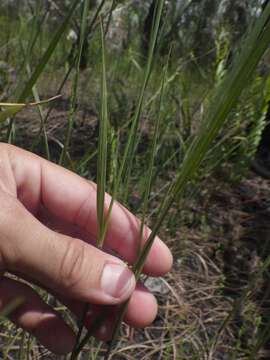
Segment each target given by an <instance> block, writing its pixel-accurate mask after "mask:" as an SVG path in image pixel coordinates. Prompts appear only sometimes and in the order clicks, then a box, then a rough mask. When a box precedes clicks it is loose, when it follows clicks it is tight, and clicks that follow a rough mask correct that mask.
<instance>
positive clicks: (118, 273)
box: [101, 263, 136, 298]
mask: <svg viewBox="0 0 270 360" xmlns="http://www.w3.org/2000/svg"><path fill="white" fill-rule="evenodd" d="M135 285H136V284H135V277H134V275H133V273H132V271H130V270H129V268H128V267H127V266H123V265H121V264H112V263H107V264H105V266H104V269H103V273H102V277H101V288H102V290H103V291H104V292H105V293H106V294H107V295H109V296H111V297H113V298H123V297H128V296H129V295H130V294H131V292H132V290H133V289H134V288H135Z"/></svg>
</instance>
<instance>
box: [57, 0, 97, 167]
mask: <svg viewBox="0 0 270 360" xmlns="http://www.w3.org/2000/svg"><path fill="white" fill-rule="evenodd" d="M89 5H90V0H84V3H83V10H82V18H81V22H82V26H81V32H80V44H79V51H78V54H77V58H76V71H75V76H74V79H73V86H72V95H71V103H70V110H69V115H68V126H67V132H66V137H65V142H64V148H63V150H62V153H61V155H60V160H59V164H60V165H63V164H64V163H65V160H66V154H67V153H68V148H69V143H70V138H71V132H72V128H73V123H74V114H75V109H76V102H77V92H78V82H79V74H80V63H81V57H82V51H83V46H84V43H85V40H86V25H87V15H88V12H89Z"/></svg>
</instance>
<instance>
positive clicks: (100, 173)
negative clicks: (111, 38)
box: [71, 18, 111, 360]
mask: <svg viewBox="0 0 270 360" xmlns="http://www.w3.org/2000/svg"><path fill="white" fill-rule="evenodd" d="M100 35H101V45H102V77H101V98H102V101H101V110H100V124H99V139H98V163H97V221H98V238H97V244H96V245H97V247H98V248H99V249H102V247H103V242H104V239H105V235H106V229H107V227H106V223H108V221H106V220H107V218H109V217H110V213H111V211H110V210H109V211H108V214H107V218H106V217H105V213H104V201H105V189H106V178H107V171H106V170H107V146H108V145H107V140H108V127H109V120H108V91H107V79H106V78H107V73H106V55H105V34H104V26H103V21H102V18H100ZM88 308H89V306H88V304H86V306H85V310H84V314H83V317H82V321H81V324H80V326H79V331H78V334H77V340H76V344H75V347H74V350H73V352H72V355H71V360H75V359H76V358H77V357H78V355H79V353H80V351H81V349H82V348H83V347H84V345H85V344H86V343H87V342H88V340H89V339H90V338H91V336H92V334H93V331H94V330H93V328H92V329H91V331H88V332H87V334H86V335H85V337H84V338H83V339H82V340H81V335H82V330H83V326H84V322H85V317H86V314H87V311H88ZM102 321H103V319H97V324H96V326H99V325H101V324H102Z"/></svg>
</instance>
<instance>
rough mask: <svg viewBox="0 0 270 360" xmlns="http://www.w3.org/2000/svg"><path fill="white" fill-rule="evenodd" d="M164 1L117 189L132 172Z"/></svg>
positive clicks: (158, 10)
mask: <svg viewBox="0 0 270 360" xmlns="http://www.w3.org/2000/svg"><path fill="white" fill-rule="evenodd" d="M164 3H165V1H164V0H159V1H158V2H157V3H156V9H155V12H156V18H155V20H154V24H153V32H152V35H151V43H150V49H149V54H148V59H147V65H146V70H145V74H144V80H143V83H142V87H141V90H140V95H139V99H138V103H137V107H136V111H135V116H134V119H133V120H132V124H131V129H130V131H129V136H128V140H127V144H126V147H125V152H124V157H123V160H122V163H121V166H120V170H119V175H118V180H117V191H118V189H119V186H120V182H121V180H122V178H125V183H126V187H127V186H128V176H127V174H128V173H130V168H131V166H132V160H133V156H134V152H135V147H136V143H137V134H138V127H139V120H140V117H141V113H142V109H143V102H144V97H145V91H146V88H147V85H148V82H149V79H150V75H151V71H152V67H153V60H154V52H155V47H156V44H157V38H158V32H159V28H160V22H161V16H162V11H163V7H164Z"/></svg>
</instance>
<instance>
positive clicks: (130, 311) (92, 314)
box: [60, 284, 158, 340]
mask: <svg viewBox="0 0 270 360" xmlns="http://www.w3.org/2000/svg"><path fill="white" fill-rule="evenodd" d="M60 300H61V302H62V303H63V304H64V305H66V306H67V307H68V308H69V309H70V310H71V311H72V312H73V313H74V314H75V315H76V316H77V317H78V318H79V319H80V318H81V317H82V314H83V311H84V308H85V305H84V304H82V303H81V302H78V301H72V300H69V299H67V298H61V299H60ZM157 310H158V309H157V301H156V299H155V297H154V296H153V295H152V294H151V293H150V292H149V291H148V290H147V289H146V288H145V287H144V286H143V285H142V284H137V286H136V289H135V291H134V292H133V294H132V296H131V298H130V301H129V304H128V308H127V312H126V314H125V318H124V320H125V322H126V323H127V324H129V325H130V326H132V327H136V328H143V327H145V326H148V325H150V324H151V323H152V322H153V321H154V319H155V318H156V315H157ZM118 314H119V307H118V306H113V307H112V306H110V307H104V306H97V305H94V306H92V305H90V306H89V310H88V313H87V316H86V323H85V326H86V327H87V328H88V329H91V327H92V326H93V324H94V323H95V320H96V319H97V318H98V317H100V316H104V321H103V322H102V324H101V326H100V327H99V329H98V330H97V331H96V333H95V335H96V336H97V337H98V338H99V339H100V340H109V339H110V337H111V335H112V334H111V332H112V329H113V327H114V324H115V321H116V319H117V315H118Z"/></svg>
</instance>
